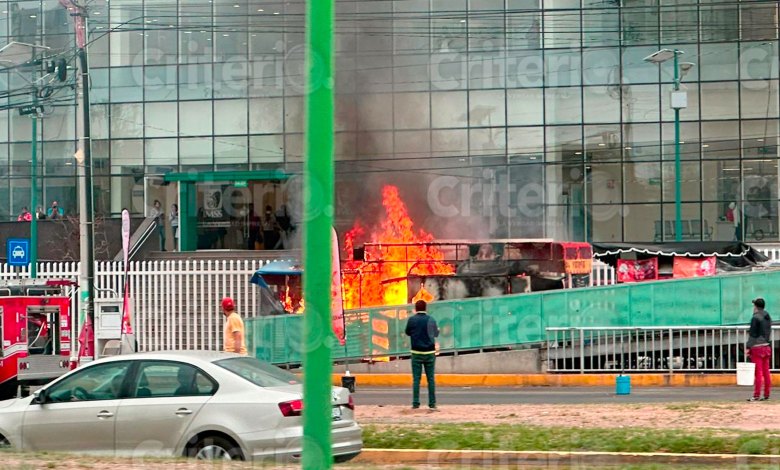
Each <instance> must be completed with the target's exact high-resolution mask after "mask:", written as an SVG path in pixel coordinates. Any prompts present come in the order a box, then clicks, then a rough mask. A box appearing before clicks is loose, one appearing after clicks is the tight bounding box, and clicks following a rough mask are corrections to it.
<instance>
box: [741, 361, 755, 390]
mask: <svg viewBox="0 0 780 470" xmlns="http://www.w3.org/2000/svg"><path fill="white" fill-rule="evenodd" d="M755 373H756V365H755V364H753V363H752V362H737V385H745V386H748V387H752V386H753V380H755V378H756V375H755Z"/></svg>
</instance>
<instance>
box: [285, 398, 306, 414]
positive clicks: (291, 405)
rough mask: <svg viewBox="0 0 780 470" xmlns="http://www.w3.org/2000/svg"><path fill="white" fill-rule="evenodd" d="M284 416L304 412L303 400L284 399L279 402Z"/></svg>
mask: <svg viewBox="0 0 780 470" xmlns="http://www.w3.org/2000/svg"><path fill="white" fill-rule="evenodd" d="M279 409H280V410H281V412H282V416H300V415H301V412H303V400H291V401H283V402H282V403H279Z"/></svg>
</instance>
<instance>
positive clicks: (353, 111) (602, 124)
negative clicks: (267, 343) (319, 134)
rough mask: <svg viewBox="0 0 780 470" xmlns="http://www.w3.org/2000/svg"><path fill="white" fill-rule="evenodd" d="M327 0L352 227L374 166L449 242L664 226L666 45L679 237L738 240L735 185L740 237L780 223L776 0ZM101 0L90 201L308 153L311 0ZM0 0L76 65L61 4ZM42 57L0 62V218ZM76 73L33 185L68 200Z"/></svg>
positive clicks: (771, 230) (14, 182)
mask: <svg viewBox="0 0 780 470" xmlns="http://www.w3.org/2000/svg"><path fill="white" fill-rule="evenodd" d="M336 3H337V24H336V33H337V34H336V36H337V37H336V43H337V51H338V52H337V54H338V56H337V81H336V91H337V116H336V118H337V124H336V127H337V134H336V159H337V179H338V183H337V188H338V189H337V201H338V207H337V220H338V223H339V226H340V227H339V228H349V227H350V226H351V224H352V222H353V221H354V220H355V219H358V220H367V219H370V218H371V217H373V216H374V215H375V214H376V212H377V210H376V208H377V207H379V205H380V203H381V191H380V188H381V186H382V185H383V184H396V185H398V186H399V187H400V188H401V190H402V194H403V195H404V197H405V199H406V200H407V203H408V204H409V205H410V212H411V213H412V216H413V218H414V219H415V220H416V221H417V222H419V224H420V226H421V227H422V228H425V229H426V230H428V231H430V232H432V233H434V234H435V235H436V236H438V237H441V238H478V237H488V236H489V237H494V238H510V237H511V238H556V239H569V240H587V241H594V242H609V241H631V242H639V241H664V240H674V238H675V236H674V232H673V231H674V220H675V146H676V145H675V144H676V142H675V133H674V127H675V126H674V111H673V110H672V108H671V106H670V104H671V103H670V92H671V91H672V89H673V76H674V70H673V64H672V61H671V60H670V61H667V62H665V63H662V64H660V65H656V64H653V63H649V62H646V61H645V60H643V59H644V58H645V57H647V56H649V55H650V54H652V53H654V52H656V51H658V50H659V49H673V50H675V49H676V50H679V51H682V52H683V54H681V56H680V60H681V61H683V62H691V63H694V64H695V66H694V67H693V68H691V69H690V70H689V71H688V73H687V74H686V75H685V76H684V77H683V78H682V81H681V84H680V88H681V89H682V90H684V91H686V92H687V107H686V108H684V109H682V110H681V112H680V121H681V125H680V130H681V134H680V139H679V142H678V145H679V147H680V158H681V161H682V162H681V174H680V179H681V187H682V192H681V204H682V219H683V232H682V235H683V238H684V239H686V240H710V239H712V240H722V241H729V240H733V239H734V238H735V225H737V224H735V222H732V221H731V220H727V218H730V217H731V214H732V212H731V211H729V209H728V208H729V205H730V204H731V203H734V204H735V205H736V207H737V208H738V213H741V215H742V219H743V220H742V224H738V225H739V227H738V228H739V230H738V232H739V233H738V234H736V235H737V236H739V237H744V239H745V240H747V241H777V240H778V239H779V237H780V236H779V235H778V204H777V202H778V166H777V162H778V143H779V142H778V132H779V131H780V129H778V122H779V121H778V117H780V116H779V104H780V101H779V100H778V86H779V85H780V81H779V80H780V79H779V75H778V57H779V56H778V54H779V53H780V52H779V51H778V45H779V44H778V3H779V2H777V1H764V0H750V1H746V0H742V1H737V0H700V1H698V2H696V1H692V0H397V1H383V0H365V1H354V0H350V1H337V2H336ZM89 5H90V6H89V11H90V15H89V16H90V18H89V27H88V29H89V43H90V46H89V59H90V76H91V95H92V96H91V98H92V107H91V123H92V139H93V143H92V155H93V159H94V174H95V195H96V210H97V211H98V212H101V213H103V214H106V215H117V214H118V213H119V212H120V211H121V210H122V209H123V208H130V209H131V211H133V212H135V213H144V212H148V207H149V206H151V201H152V200H154V199H155V198H158V199H164V200H165V201H166V202H170V201H171V200H175V198H176V194H177V192H176V190H175V189H172V188H170V187H169V186H166V185H164V184H160V182H161V181H163V179H164V177H165V175H167V174H170V173H187V172H221V171H246V170H279V169H281V170H283V171H284V172H285V173H286V174H288V175H293V176H294V175H296V174H298V173H299V172H300V168H301V161H302V155H303V144H302V142H303V133H302V132H303V97H304V86H303V84H304V75H303V73H304V63H303V44H304V3H303V2H301V1H290V2H283V3H274V2H268V1H250V2H247V1H246V0H231V1H227V0H178V1H169V0H166V1H162V0H145V1H142V0H111V2H108V1H105V0H96V1H94V2H91V3H90V4H89ZM0 6H1V7H2V9H3V14H2V15H1V16H0V34H2V35H4V36H5V41H3V42H10V41H21V42H27V43H35V44H43V45H46V46H48V47H50V48H51V49H50V50H49V51H48V52H47V54H49V55H57V54H59V56H58V57H64V58H66V59H68V60H69V62H70V63H71V64H72V65H73V66H75V65H76V61H75V59H74V53H73V50H72V47H73V44H74V37H73V34H72V31H73V27H72V25H71V24H70V18H69V17H68V15H66V14H65V11H64V9H63V8H62V7H61V6H60V5H59V3H58V2H56V1H54V0H47V1H44V2H41V1H37V2H34V1H2V2H0ZM315 70H316V68H315ZM31 73H33V72H30V71H10V72H9V71H6V72H5V73H3V80H4V85H5V87H6V89H7V90H8V91H9V94H10V95H11V96H10V97H6V98H5V99H4V101H5V103H4V104H5V108H9V107H10V108H11V109H8V110H5V111H0V168H2V169H0V171H2V172H3V173H5V174H6V175H7V176H8V178H3V180H2V181H0V217H2V218H15V215H16V213H18V212H19V210H20V209H21V207H22V206H26V205H28V204H29V193H30V178H29V174H30V165H29V161H30V152H31V145H30V144H31V137H30V135H31V120H30V118H29V116H20V115H19V113H18V112H17V111H16V109H15V108H16V107H18V106H19V104H20V103H23V102H24V101H25V100H27V101H29V98H28V97H25V96H23V95H24V94H23V93H21V95H22V96H21V97H20V96H18V95H20V90H21V91H24V90H28V91H29V80H30V74H31ZM38 73H39V74H40V71H38ZM25 74H27V76H25ZM68 83H72V82H66V83H65V84H64V85H63V84H60V85H58V84H54V85H51V86H52V87H53V88H54V90H53V91H52V92H51V96H48V97H46V102H47V105H46V106H45V111H44V113H43V114H44V115H43V117H42V119H41V120H40V121H41V125H40V126H39V127H40V133H39V136H38V138H39V142H40V144H39V154H38V158H39V160H40V161H41V162H42V163H41V167H40V168H41V170H39V172H40V173H41V174H42V175H43V179H42V182H43V183H42V185H41V195H40V200H43V201H46V202H47V203H48V201H50V200H53V199H57V200H59V201H62V202H61V203H60V205H61V206H64V207H65V208H66V210H68V209H70V210H71V211H74V209H75V206H76V201H77V197H76V194H77V191H76V175H75V167H74V165H73V157H72V155H73V152H74V151H75V149H76V147H77V139H76V136H77V135H79V132H80V131H79V130H78V129H77V125H78V122H77V121H78V120H77V118H76V116H77V115H78V110H77V109H76V103H77V100H76V95H75V92H74V89H73V88H72V87H70V88H69V87H68V86H66V85H67V84H68ZM228 183H229V182H226V184H228ZM268 184H270V185H271V186H269V187H270V188H271V189H268V188H266V189H263V190H262V191H263V193H264V194H267V193H268V192H272V193H273V192H275V191H277V190H278V191H286V192H285V195H284V196H281V195H280V196H275V198H274V199H273V202H274V205H277V206H278V204H279V203H280V201H281V200H282V199H284V200H285V201H287V202H290V204H291V205H292V206H295V205H296V201H297V200H299V199H300V197H299V193H298V192H297V191H295V190H294V189H292V188H294V187H296V186H295V185H282V186H284V187H283V188H282V189H278V188H276V186H277V183H276V182H270V183H268ZM287 186H289V187H287ZM251 188H252V186H251V185H250V189H251ZM171 191H173V192H171ZM251 197H252V198H253V200H254V202H255V203H257V202H259V203H261V204H265V203H266V202H268V201H269V199H267V198H266V196H263V197H264V199H260V200H258V199H257V196H256V195H255V196H251ZM171 198H173V199H171ZM739 219H740V217H737V222H739Z"/></svg>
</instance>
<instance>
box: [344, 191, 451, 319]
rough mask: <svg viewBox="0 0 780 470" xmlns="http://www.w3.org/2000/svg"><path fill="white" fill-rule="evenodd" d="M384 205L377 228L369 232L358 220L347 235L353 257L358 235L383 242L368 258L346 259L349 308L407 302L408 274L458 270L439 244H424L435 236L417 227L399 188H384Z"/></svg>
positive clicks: (445, 272)
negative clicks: (366, 260)
mask: <svg viewBox="0 0 780 470" xmlns="http://www.w3.org/2000/svg"><path fill="white" fill-rule="evenodd" d="M382 205H383V206H384V208H385V218H384V220H383V221H382V223H381V224H380V226H379V227H378V228H376V229H375V230H372V231H371V233H370V234H368V235H367V233H366V232H367V231H366V229H365V228H364V227H363V226H362V225H361V224H360V223H359V222H355V225H354V226H353V228H352V229H351V230H350V231H349V232H347V233H346V235H345V237H344V248H345V250H346V252H347V254H348V257H350V258H351V254H352V249H353V248H354V246H355V243H356V240H358V239H363V242H371V243H376V244H381V246H380V247H372V249H371V251H370V252H367V253H366V259H368V261H369V262H365V261H363V260H353V261H347V262H345V263H344V269H343V270H342V279H343V284H344V307H345V308H347V309H352V308H359V307H371V306H378V305H402V304H405V303H407V302H408V297H407V296H408V293H407V289H406V277H407V276H408V275H409V274H410V273H413V274H454V273H455V267H454V266H452V265H450V264H448V263H445V262H443V260H444V254H443V253H442V252H441V251H440V250H439V249H438V248H436V247H434V246H426V245H424V244H423V243H425V242H430V241H433V240H434V237H433V235H431V234H430V233H428V232H426V231H425V230H422V229H419V230H417V231H415V229H414V222H412V219H411V217H409V212H408V211H407V209H406V205H405V204H404V202H403V201H402V200H401V196H400V194H399V192H398V188H396V187H395V186H385V187H384V188H382ZM366 239H367V240H366ZM415 244H417V245H415ZM400 245H403V246H400Z"/></svg>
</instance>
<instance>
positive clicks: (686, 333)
mask: <svg viewBox="0 0 780 470" xmlns="http://www.w3.org/2000/svg"><path fill="white" fill-rule="evenodd" d="M546 331H547V343H546V348H547V349H546V353H547V370H548V371H549V372H579V373H586V372H616V371H626V372H669V373H674V372H675V371H677V372H689V371H698V372H727V371H735V370H736V368H737V362H745V361H746V360H747V359H746V358H745V351H744V350H745V346H744V345H745V342H746V341H747V331H748V326H747V325H740V326H698V327H697V326H668V327H615V328H599V327H591V328H547V329H546ZM772 331H773V335H772V336H773V338H776V339H775V340H773V341H772V349H773V351H774V350H776V349H777V348H779V347H780V344H778V341H777V338H780V325H778V326H773V327H772ZM776 356H777V355H776V354H773V355H772V362H771V368H772V369H776V368H777V367H778V363H777V361H776V359H775V358H776Z"/></svg>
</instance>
